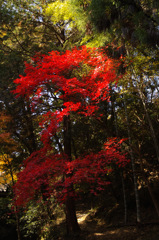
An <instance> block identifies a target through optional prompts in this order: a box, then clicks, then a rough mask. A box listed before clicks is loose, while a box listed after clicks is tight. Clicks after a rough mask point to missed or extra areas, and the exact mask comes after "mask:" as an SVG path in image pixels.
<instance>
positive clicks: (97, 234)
mask: <svg viewBox="0 0 159 240" xmlns="http://www.w3.org/2000/svg"><path fill="white" fill-rule="evenodd" d="M94 235H95V236H103V235H104V233H94Z"/></svg>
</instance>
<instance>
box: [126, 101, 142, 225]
mask: <svg viewBox="0 0 159 240" xmlns="http://www.w3.org/2000/svg"><path fill="white" fill-rule="evenodd" d="M124 107H125V115H126V122H127V131H128V139H129V146H130V158H131V165H132V172H133V179H134V191H135V201H136V215H137V216H136V220H137V223H140V222H141V218H140V200H139V193H138V185H137V176H136V169H135V161H134V154H133V150H132V140H131V134H130V125H129V118H128V113H127V107H126V102H125V99H124Z"/></svg>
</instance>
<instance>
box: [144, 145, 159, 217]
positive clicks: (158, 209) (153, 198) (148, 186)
mask: <svg viewBox="0 0 159 240" xmlns="http://www.w3.org/2000/svg"><path fill="white" fill-rule="evenodd" d="M139 158H140V168H141V174H142V177H143V179H144V181H145V183H146V185H147V188H148V191H149V194H150V196H151V199H152V202H153V204H154V207H155V209H156V213H157V215H158V217H159V205H158V202H157V200H156V197H155V195H154V193H153V190H152V188H151V185H150V182H149V180H148V178H147V177H146V175H145V171H144V167H143V160H142V157H141V153H140V146H139Z"/></svg>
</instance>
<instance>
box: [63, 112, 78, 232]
mask: <svg viewBox="0 0 159 240" xmlns="http://www.w3.org/2000/svg"><path fill="white" fill-rule="evenodd" d="M64 153H65V154H66V155H67V157H68V161H71V121H70V116H65V117H64ZM65 177H66V178H67V177H68V175H66V176H65ZM66 227H67V234H68V235H70V234H74V233H78V232H79V231H80V227H79V225H78V222H77V216H76V208H75V199H74V196H73V186H72V185H71V186H69V187H68V188H67V197H66Z"/></svg>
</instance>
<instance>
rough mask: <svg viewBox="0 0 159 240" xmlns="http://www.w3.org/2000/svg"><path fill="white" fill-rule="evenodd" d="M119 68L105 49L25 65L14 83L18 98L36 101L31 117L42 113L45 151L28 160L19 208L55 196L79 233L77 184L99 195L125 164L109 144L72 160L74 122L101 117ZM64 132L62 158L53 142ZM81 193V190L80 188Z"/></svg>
mask: <svg viewBox="0 0 159 240" xmlns="http://www.w3.org/2000/svg"><path fill="white" fill-rule="evenodd" d="M118 66H119V63H117V62H115V61H113V60H111V59H110V58H108V57H107V55H106V54H105V52H104V50H102V49H95V48H94V49H88V48H86V47H85V46H84V47H81V48H79V49H77V48H74V49H73V50H71V51H68V50H67V51H66V52H64V53H60V52H57V51H52V52H50V54H49V55H37V56H36V57H34V58H33V59H32V63H31V64H28V63H27V64H26V70H25V73H26V75H25V76H20V78H18V79H16V80H15V83H16V84H17V87H16V90H15V91H14V93H15V94H16V95H17V97H18V96H22V97H25V98H26V99H27V100H29V102H32V104H31V107H32V111H33V112H38V111H41V112H40V117H41V121H40V123H39V124H40V127H41V129H42V131H41V141H42V143H43V147H42V148H41V149H40V150H38V151H35V152H34V153H33V154H32V155H31V156H30V157H29V158H28V159H26V160H25V161H24V166H23V169H22V171H21V172H20V173H19V177H18V181H17V183H16V185H15V194H16V204H18V205H25V204H26V203H27V202H28V201H29V200H31V199H33V198H34V196H35V195H36V196H38V195H39V196H41V189H43V191H42V194H43V195H45V198H49V197H50V196H54V198H56V199H57V201H59V202H62V203H65V204H66V220H67V227H68V230H69V231H71V232H76V231H78V230H79V227H78V223H77V219H76V214H75V207H74V197H75V194H76V193H77V192H76V188H75V187H74V186H75V185H77V184H78V186H79V185H82V184H83V183H88V184H89V186H90V191H91V192H93V193H96V191H100V190H102V189H103V187H104V186H105V185H107V184H108V182H107V181H105V180H104V176H105V174H107V173H108V172H110V171H111V170H112V168H111V164H112V162H113V163H116V164H117V165H118V166H119V167H121V166H124V165H125V164H126V163H127V159H126V157H125V155H124V154H123V153H122V154H121V152H120V149H119V145H120V142H117V141H116V140H112V141H109V142H107V143H106V144H105V145H104V147H103V149H102V150H101V151H100V152H98V153H90V154H87V155H86V156H80V157H78V158H76V159H75V158H72V151H71V127H70V126H71V121H75V120H76V117H77V116H79V115H82V116H84V117H86V118H87V117H90V116H91V117H100V115H99V114H97V112H98V110H99V104H100V102H101V101H106V100H109V83H111V82H114V81H117V75H116V69H117V68H118ZM60 131H62V132H63V147H62V146H61V143H60V142H58V146H59V149H58V153H57V151H56V154H55V151H54V149H53V144H52V141H53V137H54V136H56V137H57V134H58V132H60ZM78 191H80V188H79V187H78Z"/></svg>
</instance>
